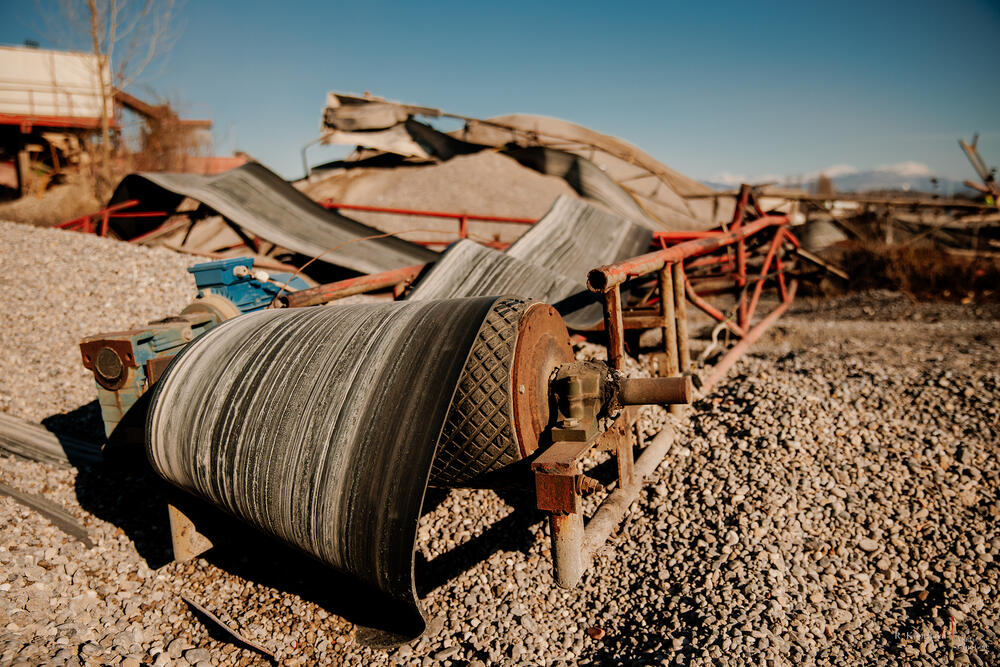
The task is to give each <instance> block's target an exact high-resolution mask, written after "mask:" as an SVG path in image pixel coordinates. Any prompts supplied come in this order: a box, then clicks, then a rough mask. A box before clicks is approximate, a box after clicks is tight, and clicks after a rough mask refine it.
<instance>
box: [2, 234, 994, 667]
mask: <svg viewBox="0 0 1000 667" xmlns="http://www.w3.org/2000/svg"><path fill="white" fill-rule="evenodd" d="M0 234H2V236H0V252H2V253H3V265H4V268H5V272H4V279H5V280H7V281H8V283H11V284H16V285H24V284H28V285H33V286H35V289H37V292H32V293H36V294H40V295H41V298H42V299H43V300H44V301H45V303H46V304H48V306H47V307H46V308H44V309H43V308H41V307H38V306H35V307H33V308H31V309H28V307H27V305H26V304H24V303H22V302H20V301H17V300H14V301H13V303H12V304H11V303H8V306H7V308H5V310H6V311H7V312H13V313H14V315H15V316H14V317H13V318H8V319H7V321H6V322H5V323H4V328H3V336H4V339H3V340H4V342H5V350H6V351H7V353H8V356H5V357H4V360H3V363H4V364H5V366H4V367H3V372H4V375H5V376H6V375H8V374H9V373H12V372H16V373H19V375H16V376H15V377H16V378H21V380H20V381H17V382H12V381H10V380H8V379H7V377H4V378H3V381H4V382H5V384H3V385H0V399H2V400H3V401H4V402H3V404H2V405H3V406H4V408H3V409H4V410H5V411H9V412H12V413H14V414H18V415H19V416H22V417H25V418H28V419H32V420H36V421H38V420H41V419H42V418H45V417H49V416H50V415H52V414H53V413H56V412H59V411H72V410H74V409H77V408H79V406H80V405H82V404H86V403H88V402H89V401H92V400H93V396H94V394H93V393H89V394H88V393H87V392H86V391H84V390H83V389H82V388H81V387H80V386H78V385H77V380H78V379H79V376H80V375H81V373H80V372H79V371H78V369H77V368H76V367H72V366H71V365H69V364H68V362H67V364H66V365H63V362H62V361H60V359H61V358H62V357H61V356H58V357H57V358H56V359H55V360H54V359H53V356H54V353H55V352H56V351H57V348H56V344H55V342H54V341H53V339H54V338H55V339H56V340H58V341H63V340H65V342H64V343H59V345H68V346H69V347H70V352H71V353H72V354H69V353H67V359H70V358H72V359H73V360H76V357H75V356H74V355H75V354H76V352H75V349H76V348H75V345H76V342H77V338H78V337H79V336H81V335H85V334H87V333H93V332H95V331H99V330H101V329H107V328H108V327H107V325H108V322H109V318H115V317H117V318H119V320H117V322H121V326H132V325H135V324H139V323H141V322H142V321H144V319H149V318H151V317H156V316H161V315H164V314H166V313H168V312H170V310H171V309H176V308H177V307H179V306H180V305H183V303H184V302H186V301H187V299H188V298H189V297H190V295H191V292H192V289H193V288H192V287H191V285H190V283H189V282H185V278H186V274H184V273H183V268H184V266H185V265H186V262H185V261H178V260H179V258H178V257H177V256H173V255H170V254H164V253H152V252H148V251H144V250H142V249H137V248H129V247H128V246H115V245H114V244H112V243H111V242H102V241H100V240H99V239H90V238H84V237H72V244H69V243H64V244H62V245H61V246H60V248H57V247H55V244H57V243H58V242H59V241H63V240H66V239H67V238H68V237H66V236H60V237H55V236H51V235H53V234H62V233H61V232H47V231H44V230H29V229H26V228H21V227H19V226H14V225H0ZM29 235H30V236H31V237H32V238H37V239H39V240H41V241H43V242H45V243H46V244H48V245H43V246H41V248H39V247H34V246H32V245H30V244H29V243H28V242H27V241H26V239H27V238H28V237H29ZM15 244H17V245H15ZM91 244H92V245H91ZM109 244H110V245H109ZM71 245H72V247H73V248H75V247H83V248H85V249H86V252H83V253H79V254H78V257H80V258H82V261H80V260H77V261H73V260H72V257H73V255H72V254H71V252H73V251H72V250H71V248H70V246H71ZM123 248H126V249H127V250H125V249H123ZM98 251H100V252H102V253H105V251H106V254H104V255H102V256H101V257H102V259H101V261H100V263H99V264H100V265H101V266H104V265H105V264H106V263H107V262H106V260H104V259H103V257H105V256H107V255H110V254H114V256H115V258H116V260H117V261H116V262H115V265H116V266H118V269H117V270H118V271H119V274H118V277H117V278H116V279H111V278H109V277H107V276H104V272H102V271H100V270H98V266H97V265H98V262H97V261H96V258H95V256H96V253H97V252H98ZM52 257H55V258H56V259H55V260H53V259H52ZM54 261H55V262H57V263H58V265H57V266H53V262H54ZM91 261H93V263H94V265H95V266H94V267H93V268H88V264H89V263H90V262H91ZM41 266H44V267H45V268H58V269H61V270H58V271H52V270H47V271H44V272H43V271H40V267H41ZM153 273H156V274H157V275H159V276H161V277H162V278H163V279H164V281H165V283H164V284H161V285H160V286H159V287H157V286H156V284H155V283H154V282H153V281H152V279H151V277H150V276H151V274H153ZM67 275H74V276H80V277H81V278H82V279H83V280H80V281H79V282H84V281H85V282H87V284H88V285H92V286H94V287H93V288H92V289H89V288H88V289H87V290H86V291H84V292H83V294H81V292H80V290H76V291H73V290H69V289H65V290H64V288H63V287H62V284H61V283H62V282H64V280H63V279H64V277H65V276H67ZM102 276H104V277H103V278H102ZM133 276H134V280H135V281H138V283H139V284H140V285H142V286H143V287H142V288H141V289H143V290H161V289H162V291H161V292H152V291H150V292H149V293H148V294H147V295H146V296H145V297H144V298H142V299H137V300H136V303H135V305H129V306H127V309H126V312H124V313H122V310H123V307H122V303H132V302H131V301H127V300H126V301H123V299H125V298H126V297H127V296H128V295H129V294H130V293H131V292H132V291H133V290H134V287H133V284H132V283H133ZM188 280H189V279H188ZM98 281H101V282H98ZM144 281H145V282H144ZM167 281H169V282H167ZM97 285H99V286H100V287H97ZM57 290H64V291H57ZM171 290H173V291H171ZM12 293H13V292H11V291H10V290H9V286H8V294H12ZM60 294H61V295H62V296H60ZM11 299H14V297H7V300H8V302H10V301H11ZM149 302H153V303H155V307H154V308H153V310H154V311H155V312H149V311H146V310H141V309H142V308H143V307H146V308H148V306H143V305H142V303H149ZM147 313H148V314H147ZM997 315H998V314H997V312H996V309H995V308H993V307H989V308H987V307H983V306H977V305H974V304H969V305H965V306H961V305H954V306H951V305H948V306H941V305H921V304H912V303H911V302H910V301H908V300H907V299H906V298H905V297H902V296H899V295H892V294H888V293H877V294H867V295H853V296H850V297H846V298H843V299H838V300H833V301H827V302H803V303H801V304H800V305H799V306H797V308H796V310H795V312H793V313H792V314H791V315H790V316H787V317H785V318H783V319H782V320H781V321H780V322H779V324H778V326H777V327H776V329H775V330H774V332H773V334H771V335H769V336H768V337H766V338H765V340H762V341H761V342H760V343H759V344H758V346H757V347H756V348H755V349H754V351H753V352H752V353H751V354H750V355H748V356H747V357H745V358H744V359H743V360H742V361H741V362H740V363H739V364H738V365H737V367H736V368H735V369H734V370H733V371H732V372H731V377H730V379H729V381H728V382H726V383H725V384H724V385H723V386H722V387H720V388H719V389H718V390H717V391H716V392H715V393H714V394H712V395H711V396H709V397H708V398H706V399H705V400H703V401H702V402H701V403H699V404H698V405H697V406H696V408H697V409H696V410H695V411H694V412H693V414H692V416H691V417H690V418H688V419H687V420H686V421H685V422H684V423H683V424H681V425H680V426H678V427H677V428H678V431H679V437H678V439H677V441H676V443H675V444H674V446H673V447H672V449H671V450H670V451H669V453H668V455H667V459H666V460H665V461H664V463H663V464H662V465H661V466H660V468H659V469H658V470H657V471H656V473H655V479H653V480H650V482H649V483H648V484H647V486H646V487H645V489H644V491H643V493H642V495H641V496H640V498H639V500H638V501H637V502H636V504H635V505H634V506H633V513H632V515H631V516H630V517H629V518H628V519H627V520H626V521H625V523H624V524H623V526H622V528H621V530H620V531H619V532H618V534H617V535H616V536H614V537H613V538H612V540H611V542H610V543H609V545H608V546H607V547H606V548H604V549H602V550H601V551H600V552H599V554H598V558H597V561H596V563H595V566H594V568H593V569H592V570H591V571H590V572H589V573H588V574H587V575H586V576H585V579H584V582H583V584H582V585H581V586H580V587H579V588H578V589H576V590H573V591H564V590H561V589H558V588H556V587H555V586H554V585H553V584H552V577H551V574H550V565H549V562H548V558H549V554H548V540H547V535H546V534H547V528H546V527H545V524H544V522H543V519H542V517H541V516H540V515H539V514H538V513H536V512H534V511H533V510H532V509H531V503H532V499H531V495H530V493H526V492H523V491H517V490H509V491H502V492H495V491H480V490H453V491H450V492H443V491H437V490H433V489H432V490H431V491H430V492H429V493H428V498H427V503H426V506H427V507H426V512H425V515H424V516H423V518H422V519H421V523H420V528H419V541H418V550H419V554H418V563H417V568H416V575H417V582H418V591H419V593H420V595H421V597H422V598H423V600H424V605H425V609H426V611H427V614H428V617H429V619H430V623H429V626H430V628H429V631H428V633H427V634H426V635H425V636H424V637H423V638H421V639H419V640H418V641H416V642H414V643H413V644H411V645H407V646H403V647H400V648H398V649H393V650H391V651H380V650H373V649H369V648H365V647H362V646H359V645H358V643H357V642H356V640H355V639H354V635H353V626H352V625H351V624H350V623H348V622H346V621H344V620H343V619H342V618H341V617H340V616H339V615H338V612H342V611H349V610H351V609H352V608H354V606H355V604H356V602H357V601H356V600H354V599H351V598H349V596H347V595H346V594H344V593H343V589H341V588H340V587H339V584H338V583H337V581H336V579H335V578H334V577H332V576H331V574H330V573H329V571H325V570H323V568H321V567H320V566H319V565H317V564H314V563H312V561H310V560H309V559H307V558H305V557H303V556H300V555H298V554H295V553H291V552H289V551H288V550H286V549H284V548H282V547H280V546H278V545H274V544H271V543H269V542H266V541H262V540H260V539H258V538H255V537H253V536H251V535H250V534H249V533H247V532H246V531H243V532H240V529H238V528H237V529H235V530H234V539H233V540H232V541H230V542H225V543H223V544H221V545H220V546H219V548H217V549H216V550H213V551H212V552H209V553H208V554H206V555H205V557H203V558H197V559H194V560H192V561H189V562H187V563H170V562H169V556H170V549H169V531H168V529H167V523H166V515H165V510H164V501H165V498H166V497H167V496H166V494H167V490H166V488H165V485H163V484H160V483H159V482H158V481H157V480H156V478H155V477H153V476H152V475H150V474H147V473H139V472H130V471H122V470H114V469H110V468H109V469H83V470H79V471H77V470H62V469H57V468H54V467H51V466H48V465H45V464H39V463H33V462H28V461H20V460H15V459H8V458H0V482H4V483H6V484H9V485H11V486H14V487H16V488H18V489H21V490H23V491H27V492H31V493H37V494H40V495H42V496H44V497H46V498H48V499H50V500H52V501H54V502H56V503H58V504H60V505H61V506H63V507H64V508H66V509H67V510H68V511H69V512H70V513H72V514H73V515H74V516H76V517H77V518H78V519H79V520H80V521H81V523H82V524H83V525H84V526H85V527H86V528H87V530H88V531H89V534H90V537H91V539H92V540H93V542H94V546H93V547H92V548H89V549H88V548H86V547H85V546H84V545H82V544H80V543H78V542H75V541H73V540H71V539H70V538H69V537H67V536H65V535H64V534H63V533H61V532H60V531H59V530H57V529H56V528H55V527H53V526H52V525H51V524H50V523H49V522H48V521H47V520H45V519H44V518H42V517H40V516H39V515H38V514H37V513H35V512H34V511H32V510H29V509H26V508H24V507H22V506H21V505H19V504H16V503H15V502H13V501H12V500H11V499H9V498H6V497H3V496H0V526H2V537H0V600H2V601H3V604H2V606H0V664H24V665H35V664H42V663H51V664H77V663H81V664H127V665H133V666H135V665H140V664H153V665H167V664H174V665H187V664H212V663H215V664H266V663H267V660H266V659H265V658H263V657H262V656H261V655H260V654H259V653H257V652H256V651H254V650H253V649H251V648H249V647H246V646H244V645H241V644H238V643H236V642H234V641H232V640H231V639H230V638H228V637H227V636H226V635H225V634H224V633H223V632H221V631H220V630H218V628H217V627H216V626H215V624H214V623H213V622H211V621H210V620H208V619H207V618H206V617H204V616H202V615H201V614H200V613H199V612H196V611H193V610H192V608H191V607H189V606H188V605H187V604H186V603H185V602H184V600H183V598H184V597H186V598H188V599H190V600H192V601H194V602H196V603H198V604H199V605H201V606H203V607H205V608H207V609H209V610H210V611H211V612H212V613H214V614H215V615H217V616H218V617H219V618H221V619H222V620H223V621H224V622H225V623H227V624H229V625H231V626H232V627H234V628H237V629H238V630H239V631H240V632H242V633H243V634H244V635H245V636H247V637H248V638H249V639H251V640H252V641H255V642H257V643H259V644H261V645H262V646H263V647H265V648H266V649H267V650H268V651H270V652H273V653H274V654H275V655H276V657H277V659H278V661H280V662H281V663H282V664H314V663H322V664H357V665H362V664H373V663H374V664H386V663H396V664H400V663H401V664H454V665H461V664H494V663H498V664H499V663H508V664H559V663H563V664H619V663H621V664H661V663H671V662H674V663H679V664H707V663H713V664H716V663H717V664H745V663H747V662H754V663H759V662H764V661H768V662H772V663H775V664H778V663H780V664H785V663H789V662H818V663H824V664H829V663H836V664H852V663H860V662H870V663H876V664H890V663H892V664H894V663H898V662H917V663H923V664H968V663H971V664H982V665H986V664H996V663H997V662H998V661H1000V637H998V634H997V632H998V628H1000V603H998V602H997V597H998V593H1000V576H998V560H1000V530H998V525H1000V521H998V519H1000V465H998V453H1000V452H998V449H1000V443H998V441H997V440H998V439H997V432H998V429H1000V408H998V406H1000V401H998V398H1000V396H998V383H1000V371H998V364H997V360H998V357H1000V354H998V348H1000V318H998V317H997ZM114 326H119V324H117V323H116V324H115V325H114ZM39 331H41V332H44V335H37V332H39ZM33 334H34V335H33ZM11 350H14V351H15V354H14V355H9V352H10V351H11ZM43 350H47V351H49V354H48V355H43V354H42V351H43ZM587 353H588V350H586V349H585V350H581V354H582V355H586V354H587ZM59 354H60V355H61V354H62V353H61V351H59ZM19 355H20V356H19ZM9 356H14V357H18V356H19V358H20V359H22V361H20V362H16V363H15V362H11V361H9ZM77 363H78V361H77ZM25 378H27V379H25ZM31 378H35V379H33V380H32V379H31ZM29 380H30V381H29ZM90 391H91V392H93V390H92V389H91V390H90ZM71 392H81V393H72V394H71ZM87 410H90V412H89V413H87V414H90V415H91V416H90V417H89V419H90V421H87V420H83V421H82V422H80V425H79V428H80V429H83V430H86V429H88V428H89V429H91V430H97V431H99V428H100V423H99V421H96V422H95V421H93V410H92V407H91V408H87V409H85V410H84V412H86V411H87ZM663 419H665V417H664V416H663V414H662V413H661V412H656V411H648V412H647V414H646V416H645V420H646V427H647V429H648V430H649V431H652V430H653V429H655V428H656V427H657V426H658V424H659V422H660V421H662V420H663ZM251 540H252V541H251ZM251 544H252V545H253V547H252V549H248V548H247V546H248V545H251Z"/></svg>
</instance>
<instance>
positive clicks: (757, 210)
mask: <svg viewBox="0 0 1000 667" xmlns="http://www.w3.org/2000/svg"><path fill="white" fill-rule="evenodd" d="M788 223H789V220H788V218H787V217H786V216H783V215H771V214H766V213H763V211H762V209H761V206H760V205H759V203H758V202H757V199H756V196H755V194H754V192H753V189H752V188H750V187H749V186H743V187H742V188H741V191H740V197H739V198H738V200H737V204H736V208H735V210H734V212H733V217H732V220H731V222H730V224H729V226H728V229H721V230H710V231H686V232H662V233H660V232H657V233H655V234H654V242H656V243H658V244H659V245H660V249H659V250H656V251H654V252H651V253H647V254H645V255H640V256H639V257H634V258H632V259H628V260H625V261H622V262H619V263H617V264H612V265H609V266H602V267H598V268H596V269H594V270H592V271H591V272H590V274H589V275H588V278H587V285H588V287H589V288H590V289H591V290H592V291H594V292H598V293H600V294H602V295H603V296H604V299H605V310H606V322H605V330H606V331H609V332H610V333H609V350H608V353H609V359H612V360H615V361H617V359H620V358H621V357H622V356H623V355H624V349H623V347H622V339H623V336H622V335H621V333H620V331H613V330H615V329H617V330H624V329H628V328H633V327H632V326H628V322H629V320H630V319H631V320H632V321H633V322H635V323H636V325H638V324H641V323H646V322H647V320H649V319H650V318H649V317H643V316H642V315H641V314H640V313H639V311H631V312H630V309H629V308H627V307H626V306H625V305H624V304H623V303H622V297H621V296H620V295H621V285H622V283H624V282H626V281H628V280H631V279H635V278H640V277H643V276H646V275H649V274H653V273H658V272H659V273H662V272H663V271H667V270H670V271H669V272H670V273H671V274H672V275H673V278H674V280H679V281H680V282H679V285H682V286H683V287H682V292H679V293H678V294H677V295H675V297H676V298H683V297H685V296H686V299H687V300H688V301H690V302H691V304H692V305H694V306H695V307H697V308H698V309H699V310H701V311H702V312H704V313H705V314H707V315H708V316H709V317H711V318H712V319H714V320H716V321H717V322H719V323H721V324H722V325H723V326H725V327H726V328H728V329H729V330H730V331H731V332H732V333H733V334H735V335H736V336H738V337H739V338H741V339H744V340H746V339H750V338H756V337H757V336H759V335H760V330H759V327H760V326H761V325H762V324H764V323H763V322H762V323H761V324H758V325H757V327H751V322H752V320H753V317H754V315H755V313H756V311H757V307H758V305H759V303H760V298H761V295H762V293H763V290H764V286H765V283H767V282H768V281H770V280H773V281H774V282H775V283H776V287H777V291H778V294H779V296H780V299H781V303H780V305H779V307H780V308H781V310H782V312H783V311H784V310H785V309H786V308H787V306H788V304H789V303H790V302H791V299H792V296H793V295H794V290H793V289H790V288H789V285H788V284H787V282H786V278H785V267H784V264H783V262H782V259H781V252H780V250H781V247H782V246H783V245H784V244H785V243H786V242H787V243H788V244H790V245H791V246H792V247H793V248H797V247H798V246H799V245H800V244H799V241H798V239H796V238H795V236H794V235H792V233H791V232H789V231H788V228H787V226H788ZM769 232H773V234H769ZM768 236H769V238H767V237H768ZM761 238H766V241H765V242H764V243H763V244H757V241H758V239H761ZM670 241H679V242H678V243H676V244H675V245H669V243H670ZM751 242H753V243H754V244H755V246H756V247H755V248H754V249H751V248H750V247H749V243H751ZM762 249H763V259H762V261H761V263H760V269H759V271H755V272H754V274H753V275H750V273H749V272H748V261H749V260H750V259H751V257H754V256H757V253H759V252H761V250H762ZM733 250H735V257H734V256H733V255H734V253H733V252H732V251H733ZM718 251H724V252H725V254H722V255H712V254H710V253H714V252H718ZM693 269H702V272H701V274H700V275H695V276H688V275H687V272H688V270H693ZM705 271H708V273H705ZM727 278H728V279H731V280H732V287H730V288H724V289H710V290H705V291H704V292H703V293H699V292H698V291H697V290H696V289H695V287H694V283H695V282H698V281H702V280H708V281H713V282H715V283H717V282H718V280H719V279H727ZM660 283H661V285H663V284H666V283H665V278H664V277H663V276H661V278H660ZM751 284H752V290H751V289H750V287H751ZM748 292H752V293H750V294H749V295H748ZM719 293H730V294H734V296H735V297H736V306H735V310H736V316H735V321H733V320H734V318H733V317H732V316H727V315H726V313H724V312H723V311H722V310H720V309H719V308H716V307H715V306H713V305H712V304H710V303H709V302H708V301H707V300H706V299H705V298H704V296H705V295H706V294H719ZM650 303H655V300H651V301H650ZM630 315H631V317H630ZM652 319H655V317H654V318H652ZM765 320H766V322H767V324H766V325H767V326H770V322H772V321H773V319H771V318H770V317H768V318H765ZM623 321H624V324H622V322H623ZM664 326H667V324H664Z"/></svg>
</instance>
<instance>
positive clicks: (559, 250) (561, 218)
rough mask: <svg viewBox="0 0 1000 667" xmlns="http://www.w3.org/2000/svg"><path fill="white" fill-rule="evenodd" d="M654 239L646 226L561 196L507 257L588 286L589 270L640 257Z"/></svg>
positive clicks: (511, 247) (509, 251) (509, 249)
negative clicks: (540, 267) (535, 265)
mask: <svg viewBox="0 0 1000 667" xmlns="http://www.w3.org/2000/svg"><path fill="white" fill-rule="evenodd" d="M652 238H653V234H652V232H651V231H650V230H648V229H646V228H644V227H640V226H638V225H634V224H632V223H631V222H629V221H628V220H625V219H623V218H620V217H617V216H614V215H612V214H610V213H607V212H605V211H602V210H601V209H599V208H596V207H594V206H590V205H589V204H587V203H586V202H582V201H580V200H578V199H574V198H572V197H559V198H558V199H556V201H555V203H554V204H552V208H550V209H549V212H548V213H546V214H545V216H544V217H542V219H541V220H539V221H538V222H536V223H535V224H534V225H532V226H531V229H529V230H528V231H527V232H525V233H524V234H523V235H521V237H520V238H519V239H518V240H517V241H515V242H514V243H513V245H511V246H510V247H509V248H508V249H507V251H506V254H508V255H510V256H511V257H515V258H517V259H520V260H523V261H526V262H531V263H532V264H537V265H538V266H542V267H544V268H546V269H549V270H551V271H554V272H556V273H558V274H559V275H562V276H565V277H567V278H569V279H570V280H574V281H577V282H578V283H580V284H585V283H586V282H587V272H588V271H590V269H592V268H594V267H595V266H602V265H604V264H611V263H613V262H617V261H620V260H622V259H626V258H628V257H635V256H636V255H641V254H642V253H644V252H646V251H647V250H648V249H649V244H650V241H652Z"/></svg>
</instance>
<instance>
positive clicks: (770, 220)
mask: <svg viewBox="0 0 1000 667" xmlns="http://www.w3.org/2000/svg"><path fill="white" fill-rule="evenodd" d="M787 222H788V218H787V217H785V216H783V215H766V216H764V217H762V218H759V219H757V220H754V221H753V222H751V223H748V224H744V225H741V226H740V228H739V229H736V230H733V231H730V232H723V233H721V234H718V235H716V236H711V237H708V238H703V239H694V240H692V241H686V242H684V243H679V244H677V245H675V246H673V247H672V248H668V249H666V250H657V251H655V252H650V253H647V254H645V255H639V256H638V257H633V258H632V259H627V260H625V261H623V262H618V263H617V264H609V265H607V266H599V267H597V268H596V269H592V270H591V271H590V273H589V274H587V287H588V288H590V290H591V291H593V292H606V291H608V290H609V289H611V288H612V287H615V286H616V285H621V284H622V283H623V282H625V281H626V280H628V279H629V278H637V277H639V276H643V275H646V274H647V273H652V272H654V271H659V270H660V269H662V268H663V267H664V265H666V264H672V263H675V262H679V261H681V260H684V259H687V258H688V257H695V256H697V255H704V254H705V253H708V252H712V251H713V250H718V249H719V248H721V247H723V246H727V245H731V244H733V243H737V242H739V241H740V240H742V239H745V238H747V237H748V236H753V235H754V234H756V233H757V232H759V231H760V230H762V229H766V228H767V227H770V226H772V225H780V224H786V223H787Z"/></svg>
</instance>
